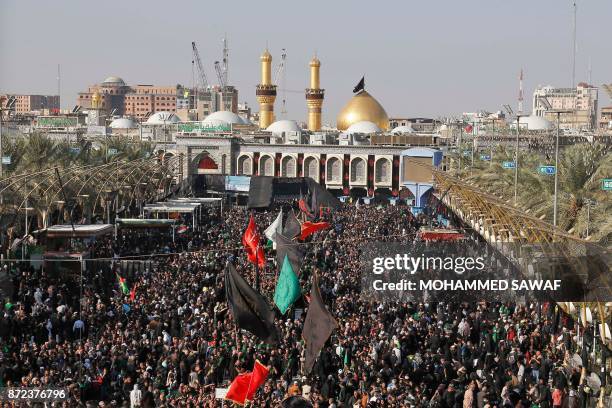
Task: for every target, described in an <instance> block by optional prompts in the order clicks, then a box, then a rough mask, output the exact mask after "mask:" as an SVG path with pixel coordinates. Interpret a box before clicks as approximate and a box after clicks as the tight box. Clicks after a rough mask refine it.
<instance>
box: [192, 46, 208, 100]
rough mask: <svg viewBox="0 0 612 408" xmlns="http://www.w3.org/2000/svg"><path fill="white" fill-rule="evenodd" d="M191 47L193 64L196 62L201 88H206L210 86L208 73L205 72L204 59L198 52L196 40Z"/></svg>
mask: <svg viewBox="0 0 612 408" xmlns="http://www.w3.org/2000/svg"><path fill="white" fill-rule="evenodd" d="M191 48H192V49H193V59H192V60H191V65H192V66H193V65H194V64H195V66H196V67H197V69H198V75H199V78H198V79H199V82H200V84H199V85H200V88H202V89H206V88H208V79H207V78H206V73H205V72H204V67H203V66H202V60H201V59H200V53H199V52H198V47H196V43H195V41H192V42H191Z"/></svg>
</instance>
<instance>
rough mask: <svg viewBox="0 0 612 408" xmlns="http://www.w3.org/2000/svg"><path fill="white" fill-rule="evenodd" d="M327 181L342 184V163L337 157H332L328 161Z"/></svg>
mask: <svg viewBox="0 0 612 408" xmlns="http://www.w3.org/2000/svg"><path fill="white" fill-rule="evenodd" d="M326 173H327V181H328V182H336V183H340V182H342V161H340V159H339V158H337V157H330V158H329V159H328V160H327V172H326Z"/></svg>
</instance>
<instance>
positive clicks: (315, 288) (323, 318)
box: [302, 272, 338, 374]
mask: <svg viewBox="0 0 612 408" xmlns="http://www.w3.org/2000/svg"><path fill="white" fill-rule="evenodd" d="M336 327H338V323H337V322H336V319H334V317H333V316H332V314H331V313H329V311H328V310H327V309H326V308H325V304H324V303H323V299H322V298H321V292H319V277H318V276H317V273H316V272H315V273H314V274H313V275H312V289H311V290H310V304H309V305H308V313H307V314H306V321H305V322H304V330H303V331H302V337H303V338H304V341H305V342H306V353H305V358H304V374H308V373H310V371H311V370H312V366H313V365H314V362H315V360H316V359H317V356H318V355H319V353H320V352H321V349H322V348H323V346H324V345H325V342H326V341H327V339H328V338H329V336H331V334H332V332H333V331H334V329H335V328H336Z"/></svg>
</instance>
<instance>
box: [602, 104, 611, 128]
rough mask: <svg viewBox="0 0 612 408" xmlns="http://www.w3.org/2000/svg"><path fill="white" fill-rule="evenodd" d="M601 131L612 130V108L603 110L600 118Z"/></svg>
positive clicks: (606, 107)
mask: <svg viewBox="0 0 612 408" xmlns="http://www.w3.org/2000/svg"><path fill="white" fill-rule="evenodd" d="M599 128H600V129H612V106H605V107H603V108H601V116H600V117H599Z"/></svg>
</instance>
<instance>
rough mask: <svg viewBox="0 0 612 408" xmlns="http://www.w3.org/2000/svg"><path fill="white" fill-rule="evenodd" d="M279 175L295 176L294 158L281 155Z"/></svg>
mask: <svg viewBox="0 0 612 408" xmlns="http://www.w3.org/2000/svg"><path fill="white" fill-rule="evenodd" d="M281 176H282V177H295V176H296V173H295V159H294V158H293V157H291V156H285V157H283V161H282V162H281Z"/></svg>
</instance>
